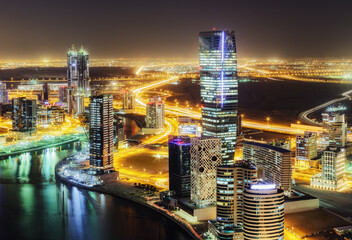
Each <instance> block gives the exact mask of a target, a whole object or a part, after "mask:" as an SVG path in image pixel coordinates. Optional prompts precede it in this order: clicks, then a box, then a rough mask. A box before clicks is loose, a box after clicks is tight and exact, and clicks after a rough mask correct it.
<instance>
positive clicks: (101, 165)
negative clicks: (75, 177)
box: [89, 95, 114, 174]
mask: <svg viewBox="0 0 352 240" xmlns="http://www.w3.org/2000/svg"><path fill="white" fill-rule="evenodd" d="M113 135H114V129H113V99H112V95H99V96H92V97H91V99H90V104H89V143H90V167H91V170H92V171H94V172H95V173H96V174H103V173H106V172H109V171H112V170H113V169H114V167H113V163H114V136H113Z"/></svg>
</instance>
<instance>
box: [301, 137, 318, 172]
mask: <svg viewBox="0 0 352 240" xmlns="http://www.w3.org/2000/svg"><path fill="white" fill-rule="evenodd" d="M317 156H318V137H317V134H316V133H315V132H307V131H306V132H304V133H303V134H297V135H296V166H298V167H301V168H308V167H309V160H311V159H313V158H315V157H317Z"/></svg>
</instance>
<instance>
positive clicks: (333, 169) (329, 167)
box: [310, 147, 346, 191]
mask: <svg viewBox="0 0 352 240" xmlns="http://www.w3.org/2000/svg"><path fill="white" fill-rule="evenodd" d="M345 162H346V152H345V149H343V148H334V147H328V148H327V149H326V150H325V151H324V152H323V156H322V158H321V165H322V168H321V173H318V174H316V175H314V176H313V177H312V178H311V180H310V186H311V187H314V188H320V189H325V190H333V191H337V190H340V189H341V188H343V187H344V185H345V184H346V178H345Z"/></svg>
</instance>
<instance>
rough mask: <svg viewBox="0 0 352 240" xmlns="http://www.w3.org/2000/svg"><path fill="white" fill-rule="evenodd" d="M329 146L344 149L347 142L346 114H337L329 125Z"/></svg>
mask: <svg viewBox="0 0 352 240" xmlns="http://www.w3.org/2000/svg"><path fill="white" fill-rule="evenodd" d="M328 129H329V146H331V147H344V146H345V145H346V141H347V123H346V121H345V115H344V114H336V115H335V116H334V120H333V121H332V122H330V124H329V125H328Z"/></svg>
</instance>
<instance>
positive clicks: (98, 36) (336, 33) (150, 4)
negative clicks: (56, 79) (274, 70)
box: [0, 0, 352, 60]
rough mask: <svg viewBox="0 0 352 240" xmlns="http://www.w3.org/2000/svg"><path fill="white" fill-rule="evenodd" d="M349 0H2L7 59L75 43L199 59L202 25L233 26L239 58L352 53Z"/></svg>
mask: <svg viewBox="0 0 352 240" xmlns="http://www.w3.org/2000/svg"><path fill="white" fill-rule="evenodd" d="M351 7H352V3H351V2H350V1H344V0H343V1H338V2H337V3H334V4H332V3H331V1H303V0H299V1H285V2H283V1H277V0H275V1H272V0H268V1H260V0H259V1H258V0H253V1H223V0H221V1H214V2H204V1H198V0H195V1H184V0H181V1H174V2H170V1H159V0H157V1H142V0H134V1H113V0H105V1H102V2H99V1H93V0H75V1H68V0H63V1H41V0H34V1H26V0H19V1H10V0H4V1H2V2H1V9H0V28H1V36H2V37H1V39H0V52H1V56H0V59H1V60H11V59H35V60H38V59H63V58H64V55H63V54H62V53H63V52H65V51H66V50H67V48H68V47H70V46H71V45H72V44H75V45H77V46H80V45H84V46H86V47H87V48H88V49H89V52H90V54H91V56H92V58H98V59H101V58H120V57H123V58H145V57H148V58H172V57H177V58H180V57H181V58H191V59H197V51H198V45H197V32H199V31H206V30H212V29H213V28H217V29H233V30H235V32H236V40H237V49H238V56H239V58H247V57H265V58H267V57H271V58H272V57H277V58H280V57H281V58H286V57H346V58H349V57H351V56H352V51H351V44H352V30H351V28H350V25H351V23H352V16H351V14H350V9H351Z"/></svg>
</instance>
